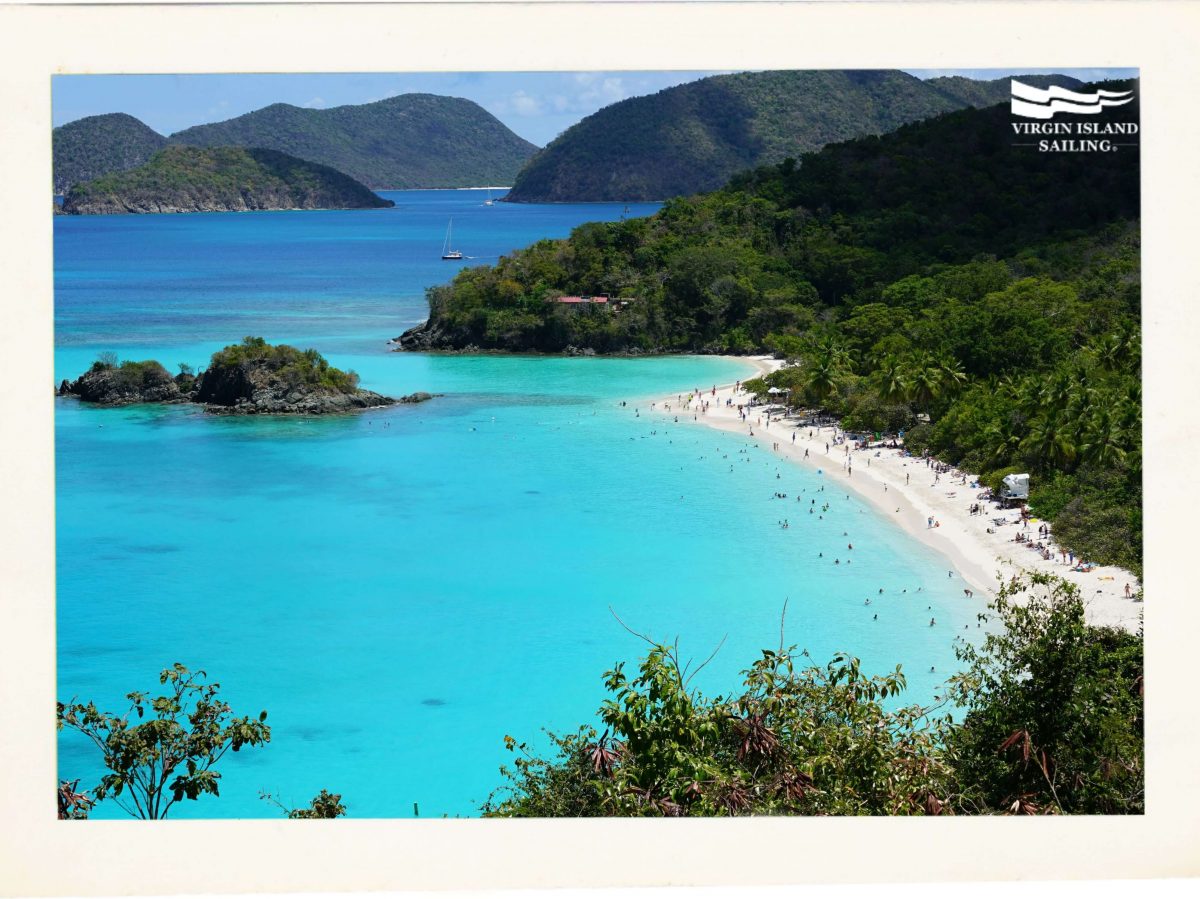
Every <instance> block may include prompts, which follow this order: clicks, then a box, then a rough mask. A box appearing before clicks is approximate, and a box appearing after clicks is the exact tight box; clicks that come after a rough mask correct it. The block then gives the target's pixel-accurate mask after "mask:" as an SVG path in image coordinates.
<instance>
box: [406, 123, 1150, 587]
mask: <svg viewBox="0 0 1200 899" xmlns="http://www.w3.org/2000/svg"><path fill="white" fill-rule="evenodd" d="M1125 115H1128V116H1136V110H1131V111H1126V112H1125ZM1008 120H1009V113H1008V110H1007V108H1006V107H1004V106H1001V107H994V108H990V109H985V110H975V109H970V110H963V111H959V112H955V113H950V114H948V115H945V116H942V117H939V118H937V119H935V120H931V121H928V122H921V123H917V124H913V125H908V126H905V127H904V128H901V129H899V130H898V131H896V132H894V133H892V134H888V135H884V136H882V137H871V138H864V139H860V140H855V141H850V142H847V143H844V144H839V145H834V146H830V147H827V148H825V149H824V150H822V151H820V152H818V153H814V154H810V155H807V156H804V157H803V158H802V159H801V160H800V161H799V162H798V163H797V162H793V161H785V162H784V163H782V164H781V165H778V166H771V167H766V168H760V169H757V170H754V171H751V172H748V173H745V174H742V175H739V176H738V177H736V178H735V179H733V180H732V181H731V182H730V184H729V185H728V186H726V187H725V188H723V189H722V190H720V191H716V192H714V193H712V194H709V195H706V196H699V197H690V198H684V199H677V200H672V201H670V202H669V203H667V204H666V206H665V207H664V208H663V209H662V211H660V212H659V213H658V214H657V215H655V216H653V217H651V218H645V219H638V220H632V221H626V222H617V223H596V224H589V225H584V226H582V227H580V228H578V229H576V231H575V232H574V233H573V234H572V235H571V237H570V238H569V239H567V240H562V241H542V242H540V243H538V244H535V245H534V246H532V247H529V248H528V249H525V250H521V251H518V252H515V253H513V254H512V255H511V256H508V257H504V258H502V259H501V260H500V261H499V263H498V264H496V265H494V266H482V267H478V268H469V269H465V270H463V271H462V272H460V273H459V274H458V276H457V277H456V278H455V279H454V281H453V282H452V283H451V284H449V285H447V286H442V287H435V288H432V289H431V290H430V291H429V303H430V318H429V321H428V322H427V323H426V324H424V325H422V326H419V327H417V328H415V329H413V330H411V331H409V332H407V333H406V334H404V335H402V336H401V337H400V338H399V342H400V346H401V348H402V349H412V350H423V349H426V350H427V349H433V350H437V349H452V350H462V349H467V348H475V349H484V350H502V351H522V352H528V351H539V352H564V351H565V352H599V353H620V352H625V353H653V352H726V353H752V352H769V353H774V354H776V355H778V356H780V357H783V358H785V359H787V360H789V362H791V363H792V364H790V365H789V366H787V367H786V368H784V369H783V370H781V371H780V372H778V373H776V374H775V375H772V376H771V378H770V379H769V380H768V381H767V382H764V386H765V387H766V386H778V387H780V388H781V389H786V390H790V391H791V393H790V396H791V398H792V400H793V402H795V403H797V404H802V405H805V406H807V407H809V408H812V409H820V410H824V411H825V412H827V413H829V414H833V415H836V416H838V417H840V418H841V419H842V422H843V425H844V426H845V427H847V428H849V429H851V430H862V431H885V432H893V433H894V432H895V431H897V430H901V429H903V430H905V432H906V433H905V440H906V442H907V444H908V445H909V447H910V448H912V449H915V450H924V449H929V450H930V451H931V452H933V453H935V454H936V455H937V456H938V457H939V458H942V459H945V460H947V461H950V462H953V463H955V464H957V465H959V466H960V467H962V468H964V469H966V470H969V471H972V472H978V473H980V474H981V475H983V476H984V477H991V478H993V479H995V478H998V477H1001V476H1002V475H1004V474H1006V473H1009V472H1012V471H1014V470H1016V471H1021V472H1031V473H1033V474H1034V476H1035V477H1034V479H1033V485H1034V488H1033V495H1032V506H1033V508H1034V510H1035V511H1036V512H1037V514H1039V515H1041V516H1042V517H1045V518H1047V519H1050V520H1052V521H1053V522H1054V530H1055V533H1056V534H1057V535H1058V536H1059V537H1060V538H1061V539H1063V540H1064V541H1068V542H1069V543H1070V544H1071V545H1073V546H1075V547H1076V551H1077V552H1085V553H1086V554H1087V557H1088V558H1090V559H1093V560H1094V561H1097V562H1101V563H1114V564H1119V565H1123V566H1126V567H1129V568H1131V569H1133V570H1135V571H1140V565H1141V508H1142V503H1141V498H1142V492H1141V379H1140V314H1141V308H1140V307H1141V291H1140V239H1139V228H1138V216H1139V181H1138V170H1139V166H1138V159H1137V150H1136V148H1123V149H1122V150H1121V151H1119V152H1111V153H1092V154H1088V156H1087V159H1086V161H1081V160H1080V159H1079V157H1078V155H1076V154H1054V153H1039V152H1037V151H1036V150H1035V149H1033V148H1028V147H1017V146H1013V145H1012V137H1011V132H1010V129H1009V127H1008ZM564 299H565V300H569V301H568V302H564V301H563V300H564ZM598 300H604V302H598Z"/></svg>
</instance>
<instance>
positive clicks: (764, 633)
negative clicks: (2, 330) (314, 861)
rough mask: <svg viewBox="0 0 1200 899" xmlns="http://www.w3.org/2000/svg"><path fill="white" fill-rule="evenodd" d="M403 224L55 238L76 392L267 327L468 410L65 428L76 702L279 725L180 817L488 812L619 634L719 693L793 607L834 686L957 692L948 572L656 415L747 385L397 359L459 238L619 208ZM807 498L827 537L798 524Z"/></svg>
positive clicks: (80, 747) (65, 771)
mask: <svg viewBox="0 0 1200 899" xmlns="http://www.w3.org/2000/svg"><path fill="white" fill-rule="evenodd" d="M389 196H392V197H393V198H395V199H397V201H398V204H399V205H398V207H397V209H396V210H380V211H370V212H362V213H357V212H349V213H347V212H344V213H314V212H306V213H264V214H246V215H191V216H152V217H151V216H147V217H135V216H129V217H95V218H61V217H60V218H57V219H56V220H55V229H56V303H57V309H56V316H57V332H56V338H57V344H58V345H57V348H56V373H57V377H59V378H61V377H73V376H75V375H76V374H78V373H79V372H80V371H82V370H83V369H84V368H86V366H87V365H88V364H90V362H91V360H92V359H93V358H94V357H95V354H96V353H97V352H99V351H102V350H109V349H114V350H117V351H118V352H120V353H121V354H122V356H123V357H126V358H158V359H160V360H162V361H163V362H165V363H167V364H168V365H173V364H174V363H176V362H190V363H192V364H195V365H200V364H203V362H204V360H205V359H206V358H207V355H208V354H209V353H211V352H212V351H213V350H214V349H216V348H218V347H219V346H221V345H223V344H224V343H227V342H229V341H230V340H231V339H236V338H238V337H240V336H241V335H242V334H245V333H254V334H261V335H263V336H264V337H266V338H268V339H269V340H272V341H275V340H288V341H293V342H297V343H300V344H302V345H304V346H309V345H312V346H316V347H317V348H318V349H320V350H322V351H323V352H325V353H327V354H328V355H329V356H330V358H331V359H332V361H333V362H334V363H335V364H337V365H339V366H343V367H350V368H354V369H355V370H357V371H358V372H360V374H361V375H362V378H363V383H364V386H366V387H369V388H371V389H374V390H379V391H382V392H385V393H389V394H393V395H395V394H399V393H407V392H411V391H413V390H430V391H434V392H443V393H445V394H446V396H445V397H442V398H438V399H436V400H434V401H432V402H429V403H426V404H423V405H420V406H415V407H398V408H393V409H387V410H383V411H373V412H370V413H368V414H363V415H361V416H355V417H347V418H338V419H248V420H241V419H233V418H226V417H220V418H218V417H213V416H205V415H203V414H200V413H197V412H195V411H194V410H192V409H189V408H185V407H166V408H154V407H134V408H127V409H94V408H87V407H83V406H81V405H80V404H78V403H76V402H74V401H72V400H63V399H60V400H56V401H55V402H56V428H57V479H58V500H57V503H58V504H57V514H58V519H57V529H58V530H57V536H58V547H57V549H58V608H57V622H58V678H59V684H58V693H59V697H60V698H62V699H66V698H69V697H71V696H78V697H80V698H89V699H94V700H96V701H97V703H98V704H99V705H101V706H102V707H104V708H108V709H111V710H114V711H116V710H119V709H121V708H122V704H121V703H122V697H123V696H124V694H125V693H127V692H129V691H130V690H132V689H147V690H148V689H150V688H151V687H153V686H156V685H157V683H156V680H155V675H156V674H157V672H158V670H159V669H160V668H162V667H165V666H167V665H169V664H170V663H172V662H174V661H177V660H178V661H182V662H183V663H185V664H187V665H189V666H192V667H203V668H206V669H207V670H208V671H209V672H210V673H212V675H213V676H214V677H215V678H216V679H218V680H219V681H220V682H221V683H222V685H223V688H224V689H223V692H224V694H225V695H226V696H227V697H228V699H229V700H230V702H231V703H232V705H233V707H234V709H235V711H238V712H244V713H251V714H253V713H257V711H258V710H260V709H263V708H265V709H267V710H268V711H269V719H268V720H269V723H271V724H272V727H273V735H272V742H271V743H270V745H269V746H267V747H265V748H262V749H257V750H248V751H245V752H242V753H239V754H238V755H236V756H232V755H231V756H230V757H229V758H228V759H227V760H226V762H225V763H223V767H222V771H223V773H224V777H223V780H222V786H221V797H220V798H219V799H212V798H207V799H204V800H201V801H199V802H195V803H183V804H181V805H180V806H177V807H176V809H174V810H172V815H173V816H178V817H272V816H274V815H275V814H277V812H276V810H274V809H273V808H272V807H270V806H268V805H267V804H266V803H263V802H262V801H260V800H259V799H258V798H257V797H258V791H259V790H262V789H266V790H271V791H274V792H277V793H279V794H280V795H281V796H282V797H283V798H284V799H285V800H286V801H288V802H291V803H293V804H302V803H304V802H306V801H307V800H308V799H309V798H311V797H312V796H313V795H314V794H315V793H316V792H317V791H318V790H319V789H321V788H328V789H331V790H333V791H335V792H341V793H342V794H343V795H344V801H345V802H346V804H347V806H348V808H349V812H350V814H351V815H353V816H356V817H368V816H378V817H399V816H409V815H411V814H412V813H413V804H414V803H418V804H419V807H420V814H421V815H422V816H423V817H429V816H437V815H442V814H450V815H458V814H461V815H471V814H474V813H475V812H476V810H477V808H478V804H479V802H480V801H482V800H483V799H484V798H485V797H486V796H487V794H488V792H489V791H490V790H491V789H492V788H494V787H496V786H498V785H499V782H500V781H499V777H498V773H497V769H498V767H499V765H501V764H503V763H505V762H506V761H507V760H508V759H509V758H510V756H509V754H508V753H506V752H505V751H504V749H503V737H504V735H505V734H512V735H514V736H517V737H519V738H522V739H532V740H533V741H534V742H535V744H537V743H538V742H539V740H538V738H539V735H540V728H541V727H543V726H548V727H551V728H559V729H570V728H573V726H574V725H575V724H576V723H577V722H580V721H585V720H589V719H590V716H591V715H592V714H593V713H594V711H595V709H596V708H597V706H598V704H599V701H600V700H601V699H602V697H603V690H602V685H601V676H602V673H603V672H604V671H605V670H606V669H607V668H609V667H611V665H612V664H613V663H614V662H616V661H618V660H622V659H630V660H634V659H636V658H638V657H639V656H640V654H641V653H642V651H643V648H644V647H643V646H642V644H640V643H639V641H638V640H637V639H636V638H634V637H632V636H630V635H629V634H627V633H626V632H625V631H624V630H623V629H622V628H621V627H620V625H619V624H618V623H617V622H616V621H615V619H614V618H613V616H612V614H611V613H610V611H609V610H610V607H611V609H613V610H614V611H616V613H617V614H619V615H620V616H621V618H622V619H623V620H624V621H625V622H627V623H628V624H629V625H630V626H631V627H634V628H636V629H638V630H640V631H643V632H649V633H651V634H653V635H655V636H656V637H661V638H674V637H675V636H676V635H679V636H680V638H681V645H682V646H683V647H684V650H685V653H686V654H688V655H694V656H696V657H698V658H703V657H705V656H707V655H708V653H709V652H710V651H711V649H712V648H713V647H714V646H715V645H716V644H717V642H718V641H720V639H721V638H722V637H723V636H727V640H726V643H725V646H724V648H723V649H722V650H721V652H720V653H719V654H718V656H717V657H716V659H715V660H714V662H713V663H712V664H711V665H710V666H709V668H708V669H706V670H705V672H704V673H703V674H702V676H701V678H700V679H699V684H700V686H701V687H702V689H704V690H706V691H708V692H723V691H727V690H730V689H733V688H735V687H736V686H737V684H738V683H739V679H738V676H737V675H738V672H739V671H740V670H741V669H742V668H744V667H745V666H747V665H748V664H749V663H750V662H751V661H752V660H753V659H754V658H755V657H756V656H757V654H758V650H759V649H760V648H761V647H764V646H772V645H774V644H776V643H777V641H778V629H779V615H780V611H781V608H782V606H783V603H784V600H785V599H787V600H788V601H789V607H788V608H789V612H788V636H789V639H790V640H791V641H794V642H796V643H798V644H800V645H801V646H804V647H806V648H808V650H809V651H810V652H811V653H812V655H813V656H814V658H816V659H818V660H820V661H822V662H823V661H825V660H826V659H827V658H828V657H829V656H830V655H831V654H832V653H834V652H835V651H838V650H843V649H846V650H851V651H853V652H854V653H855V654H857V655H859V656H860V657H861V658H862V659H863V660H864V665H865V666H866V667H867V668H868V669H870V670H875V671H883V670H886V669H890V668H891V667H892V666H894V665H895V664H896V663H903V664H904V665H905V669H906V671H907V673H908V674H909V678H910V691H909V697H908V698H910V699H914V700H928V699H929V698H930V697H931V696H932V695H933V694H934V693H935V692H936V691H937V685H938V684H939V683H940V680H941V678H942V677H944V676H945V674H946V673H948V672H949V671H951V670H953V638H954V637H955V636H956V635H958V634H965V633H969V631H964V630H963V625H964V624H967V625H970V629H971V630H972V631H973V630H974V627H975V625H974V612H975V611H976V608H975V607H974V606H971V605H968V604H966V603H965V602H964V600H963V599H962V594H961V587H960V586H959V585H958V581H957V578H955V579H953V580H951V579H948V578H947V576H946V566H945V564H944V563H943V562H942V561H941V560H940V559H939V557H937V556H935V555H934V554H933V553H932V552H931V551H929V550H927V549H926V548H924V547H922V546H921V545H919V544H917V543H915V542H914V541H912V540H910V539H909V538H907V537H906V536H905V535H903V534H902V533H901V532H899V531H898V530H897V529H896V528H895V527H894V526H893V525H891V524H890V523H888V522H886V521H881V520H878V519H877V517H876V516H874V515H872V514H871V513H870V511H869V510H868V508H867V507H866V505H865V504H864V503H862V502H860V501H858V500H856V499H855V498H854V497H853V495H850V496H849V497H848V496H847V495H846V493H845V492H844V491H841V492H839V491H837V489H836V485H834V484H830V485H829V487H828V489H827V490H826V491H825V492H824V493H818V492H817V491H819V490H820V488H821V487H822V486H824V485H825V481H826V479H825V478H824V477H823V476H821V475H817V474H815V473H813V472H809V471H804V470H801V469H798V468H794V467H791V466H782V467H781V466H780V465H779V464H778V463H777V462H775V461H774V460H773V459H772V458H771V457H770V454H769V453H768V452H766V451H765V450H763V449H760V448H758V447H757V445H756V444H752V443H750V442H749V441H748V440H746V439H745V438H740V437H736V436H732V435H727V434H723V433H718V432H715V431H711V430H709V429H707V428H704V427H703V426H700V425H696V424H692V423H689V422H682V423H680V424H674V423H669V422H667V421H665V420H664V419H662V418H658V417H653V416H648V415H645V414H642V415H640V417H639V415H638V413H637V412H635V409H638V410H641V411H642V412H643V413H644V411H645V409H644V398H646V397H649V396H657V395H661V394H664V393H674V392H677V391H680V390H686V389H688V388H690V387H693V386H697V385H708V386H711V385H712V384H714V383H722V382H728V381H731V380H733V379H734V378H737V377H744V376H745V375H746V373H747V370H748V369H747V366H746V365H744V364H742V363H739V362H736V361H729V360H723V359H713V358H703V357H682V358H680V357H675V358H661V359H551V358H533V357H507V358H500V357H448V356H447V357H439V356H421V355H410V354H395V353H389V352H387V351H386V346H385V345H384V341H385V340H386V339H387V338H389V337H394V336H396V335H397V334H399V333H400V332H401V331H402V330H403V329H404V328H405V327H407V326H409V325H411V324H412V323H414V322H416V321H419V320H420V319H421V318H423V317H424V305H423V299H422V294H423V288H424V287H425V286H427V285H429V284H433V283H438V282H439V281H441V280H444V279H445V278H447V277H448V276H449V274H450V273H451V272H452V271H453V269H454V266H452V265H450V264H448V263H442V262H441V261H440V260H438V259H437V258H436V255H437V253H438V252H439V251H440V246H441V238H442V232H443V231H444V226H445V220H446V219H447V218H448V216H449V215H451V214H453V215H454V218H455V234H456V238H458V239H457V240H456V243H458V244H459V245H460V246H461V247H462V249H463V250H464V252H467V253H472V254H478V255H479V256H485V255H491V256H493V257H494V256H496V255H498V254H500V253H503V252H508V251H509V250H510V249H512V248H513V247H515V246H520V245H523V244H526V243H529V242H531V241H532V240H535V239H537V238H539V237H544V236H559V235H562V234H565V233H567V231H568V230H569V229H570V227H572V226H573V225H574V224H578V223H580V222H583V221H587V220H595V219H599V218H609V219H613V218H617V217H619V216H620V214H621V212H622V209H621V207H619V206H595V205H589V206H553V207H537V206H504V205H498V206H494V207H483V206H482V205H480V201H481V196H479V195H476V194H475V193H473V192H424V193H416V192H413V193H399V194H389ZM650 208H652V207H635V208H633V209H631V214H636V213H641V214H645V213H646V212H648V211H649V210H650ZM493 215H494V216H495V217H494V218H492V216H493ZM468 264H469V263H468ZM621 400H626V401H628V402H629V405H628V406H626V407H621V406H620V405H619V403H620V401H621ZM777 474H778V475H779V477H776V475H777ZM776 491H781V492H786V493H787V494H788V495H789V499H788V500H786V501H784V500H776V499H773V498H772V496H773V494H774V493H775V492H776ZM797 495H800V496H801V497H802V498H803V502H796V501H795V499H794V497H795V496H797ZM812 496H816V497H817V498H818V505H820V504H821V503H822V502H829V503H830V504H831V507H830V509H829V511H828V512H827V513H825V514H824V516H823V518H818V516H816V515H812V516H810V515H807V514H804V513H803V511H802V510H803V509H805V508H806V506H807V501H808V499H809V498H810V497H812ZM785 517H786V518H788V519H789V520H790V522H791V524H792V527H790V528H789V529H787V530H783V529H781V528H779V527H778V526H777V522H778V520H779V519H780V518H785ZM844 534H845V536H844ZM849 542H852V543H853V544H854V550H853V552H852V553H851V554H850V555H852V557H853V563H852V564H851V565H846V564H841V565H836V566H835V565H833V564H832V560H833V559H834V558H841V559H842V560H843V563H844V560H845V558H846V556H847V552H846V549H845V547H846V544H847V543H849ZM822 554H823V555H822ZM880 587H883V588H884V589H885V594H884V595H883V596H882V597H880V596H879V595H878V590H879V588H880ZM918 588H922V589H921V592H920V593H919V594H918V592H917V589H918ZM902 590H907V591H908V592H907V593H902V592H901V591H902ZM868 596H870V597H873V598H874V602H873V603H872V605H871V606H869V607H868V606H865V605H864V604H863V600H864V599H865V598H866V597H868ZM927 606H932V607H933V609H932V611H929V610H928V609H927V608H926V607H927ZM875 614H878V616H879V617H878V620H875V619H873V618H872V616H873V615H875ZM931 616H936V618H937V621H938V625H937V626H936V627H929V626H928V620H929V618H930V617H931ZM931 665H932V666H935V667H936V669H937V670H936V671H935V672H932V673H931V672H929V668H930V666H931ZM541 745H545V741H544V739H542V740H541ZM59 749H60V752H59V770H60V773H61V775H62V776H63V777H69V778H71V779H74V778H75V777H82V778H83V783H84V785H90V784H92V783H94V782H95V780H96V779H97V778H98V776H99V774H100V770H99V768H98V765H97V759H96V754H95V751H94V750H92V749H91V748H90V747H89V746H88V745H86V744H85V743H83V742H82V741H81V740H80V739H78V738H77V737H73V736H72V735H70V734H64V735H63V736H62V737H60V741H59ZM106 806H107V807H106ZM121 815H122V813H121V812H120V810H119V809H117V808H116V807H115V806H112V805H111V804H110V803H102V804H101V805H100V806H98V807H97V816H99V817H110V816H111V817H120V816H121Z"/></svg>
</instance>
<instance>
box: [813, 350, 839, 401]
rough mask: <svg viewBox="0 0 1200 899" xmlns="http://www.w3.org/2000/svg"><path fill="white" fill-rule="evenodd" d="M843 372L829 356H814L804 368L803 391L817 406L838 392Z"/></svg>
mask: <svg viewBox="0 0 1200 899" xmlns="http://www.w3.org/2000/svg"><path fill="white" fill-rule="evenodd" d="M842 374H843V370H842V368H841V366H839V365H838V364H837V363H836V362H835V361H834V359H833V358H831V357H830V356H816V357H814V358H812V359H810V360H809V362H808V364H807V365H806V366H805V378H804V389H805V392H806V393H808V395H809V396H811V397H812V398H813V399H814V400H816V402H817V404H818V405H819V404H821V403H824V402H825V400H827V399H829V398H830V397H831V396H833V395H834V394H836V393H837V392H838V388H839V387H841V378H842Z"/></svg>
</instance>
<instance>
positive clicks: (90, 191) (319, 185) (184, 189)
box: [63, 147, 395, 215]
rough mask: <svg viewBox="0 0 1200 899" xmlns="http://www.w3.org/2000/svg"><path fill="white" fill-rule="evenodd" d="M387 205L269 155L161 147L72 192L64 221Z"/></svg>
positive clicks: (314, 168) (345, 182)
mask: <svg viewBox="0 0 1200 899" xmlns="http://www.w3.org/2000/svg"><path fill="white" fill-rule="evenodd" d="M394 205H395V204H394V203H393V202H392V201H391V200H385V199H383V198H382V197H380V196H379V195H377V194H376V193H374V192H373V191H371V190H370V189H369V188H367V187H365V186H363V185H362V184H360V183H358V182H357V181H355V180H354V179H353V178H351V177H349V176H348V175H344V174H342V173H341V172H338V171H335V170H334V169H331V168H329V167H328V166H324V165H317V164H315V163H311V162H306V161H304V160H302V159H297V158H296V157H294V156H288V155H287V154H286V153H280V152H278V151H276V150H262V149H243V148H240V147H212V148H207V149H201V148H197V147H166V148H164V149H162V150H160V151H159V152H157V153H156V154H154V156H152V157H151V158H150V160H149V161H148V162H146V163H145V164H144V165H141V166H139V167H137V168H135V169H131V170H129V171H126V172H118V173H115V174H110V175H105V176H104V177H102V178H97V179H96V180H94V181H88V182H86V183H84V184H77V185H76V186H75V187H73V188H71V190H70V192H69V193H68V194H67V195H66V197H65V198H64V199H63V212H65V213H67V214H69V215H111V214H121V213H152V212H246V211H251V210H264V209H375V208H382V207H390V206H394Z"/></svg>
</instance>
